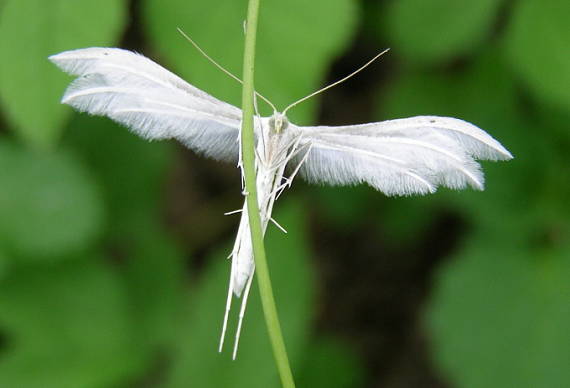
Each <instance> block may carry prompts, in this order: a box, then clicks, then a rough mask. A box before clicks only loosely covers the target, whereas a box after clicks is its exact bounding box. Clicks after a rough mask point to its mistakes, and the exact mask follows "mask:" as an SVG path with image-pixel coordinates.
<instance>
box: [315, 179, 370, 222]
mask: <svg viewBox="0 0 570 388" xmlns="http://www.w3.org/2000/svg"><path fill="white" fill-rule="evenodd" d="M308 195H310V196H312V197H314V199H313V200H314V201H315V204H316V206H318V207H319V208H322V209H323V212H322V213H323V215H324V216H325V217H327V219H328V220H330V221H331V222H332V223H333V224H334V226H335V227H336V228H339V229H340V230H347V229H351V228H353V227H354V225H356V224H358V223H363V222H365V220H366V219H368V218H370V217H375V215H374V214H373V213H372V212H371V210H372V209H371V206H370V205H371V201H370V199H371V196H376V198H378V197H377V196H378V193H377V192H375V191H373V190H372V189H371V188H370V186H368V185H358V186H350V187H346V186H344V187H342V186H313V187H311V188H310V192H309V193H308Z"/></svg>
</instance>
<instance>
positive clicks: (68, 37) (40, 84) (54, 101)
mask: <svg viewBox="0 0 570 388" xmlns="http://www.w3.org/2000/svg"><path fill="white" fill-rule="evenodd" d="M125 11H126V1H124V0H101V1H76V0H52V1H44V0H8V1H7V2H6V4H5V5H4V7H3V9H2V13H1V14H0V52H2V54H3V60H2V61H0V100H1V102H2V103H3V105H4V107H5V111H6V115H7V118H8V119H9V121H10V122H11V123H12V124H13V126H14V129H15V130H16V132H17V133H18V135H19V136H20V137H21V138H22V139H24V140H25V141H26V142H27V143H29V144H31V145H34V146H38V147H47V146H50V145H52V144H53V143H54V142H56V141H57V140H58V137H59V135H60V132H61V130H62V124H63V121H64V119H65V117H66V114H67V113H68V112H69V108H66V107H63V106H61V105H60V103H59V101H60V99H61V96H62V94H63V90H64V86H65V85H66V84H68V83H69V80H70V79H69V77H67V76H65V75H64V74H63V73H62V72H61V71H59V70H57V69H56V67H55V66H54V65H52V64H51V63H49V61H48V59H47V57H48V56H49V55H51V54H55V53H58V52H60V51H63V50H70V49H74V48H80V47H86V46H106V45H109V44H112V43H113V42H115V41H116V40H117V38H118V36H119V34H120V33H121V31H122V28H123V24H124V21H125Z"/></svg>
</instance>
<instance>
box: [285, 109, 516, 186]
mask: <svg viewBox="0 0 570 388" xmlns="http://www.w3.org/2000/svg"><path fill="white" fill-rule="evenodd" d="M293 128H294V130H296V131H299V132H300V134H301V135H302V137H303V142H302V143H304V144H306V145H310V147H311V148H310V151H309V154H308V155H307V156H306V159H305V162H304V164H303V165H302V167H301V170H300V173H301V175H303V176H304V177H305V178H306V179H307V180H308V181H310V182H315V183H328V184H336V185H347V184H358V183H368V184H369V185H371V186H372V187H374V188H376V189H378V190H380V191H382V192H384V193H386V194H387V195H411V194H425V193H431V192H434V191H435V190H436V188H437V186H439V185H442V186H447V187H450V188H454V189H459V188H463V187H465V186H466V185H470V186H472V187H474V188H475V189H479V190H482V189H483V183H484V178H483V174H482V172H481V170H480V166H479V164H478V163H477V162H476V161H475V159H488V160H508V159H511V158H512V155H511V154H510V153H509V151H507V150H506V149H505V148H504V147H503V146H502V145H501V144H500V143H499V142H498V141H496V140H495V139H493V138H492V137H491V136H489V135H488V134H487V133H486V132H484V131H483V130H481V129H479V128H477V127H476V126H474V125H472V124H470V123H468V122H465V121H463V120H459V119H454V118H449V117H437V116H418V117H411V118H407V119H397V120H389V121H382V122H378V123H370V124H363V125H351V126H340V127H326V126H321V127H296V126H294V127H293ZM299 158H300V156H299V157H297V161H299Z"/></svg>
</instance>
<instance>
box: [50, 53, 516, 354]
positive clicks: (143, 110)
mask: <svg viewBox="0 0 570 388" xmlns="http://www.w3.org/2000/svg"><path fill="white" fill-rule="evenodd" d="M49 59H50V60H51V61H52V62H53V63H55V64H56V65H57V66H58V67H59V68H61V69H62V70H63V71H65V72H67V73H69V74H72V75H74V76H76V77H77V78H76V79H75V80H74V81H73V82H72V83H71V85H70V86H69V87H68V88H67V90H66V92H65V94H64V96H63V98H62V103H64V104H68V105H71V106H72V107H73V108H75V109H77V110H79V111H81V112H87V113H90V114H92V115H100V116H107V117H109V118H111V119H112V120H114V121H116V122H118V123H120V124H122V125H124V126H126V127H127V128H129V129H130V130H131V131H133V132H134V133H136V134H138V135H140V136H142V137H143V138H146V139H152V140H159V139H176V140H178V141H180V142H181V143H182V144H184V145H185V146H186V147H188V148H190V149H192V150H194V151H196V152H198V153H200V154H203V155H205V156H208V157H211V158H214V159H217V160H221V161H231V162H234V163H237V164H238V166H241V147H240V127H241V120H242V112H241V110H240V109H238V108H236V107H235V106H233V105H230V104H228V103H226V102H223V101H220V100H218V99H216V98H214V97H212V96H211V95H209V94H207V93H206V92H204V91H202V90H200V89H198V88H196V87H194V86H192V85H190V84H189V83H187V82H186V81H184V80H183V79H181V78H179V77H178V76H176V75H174V74H173V73H171V72H169V71H168V70H166V69H164V68H163V67H161V66H160V65H158V64H156V63H155V62H153V61H151V60H150V59H148V58H146V57H144V56H142V55H140V54H136V53H133V52H130V51H127V50H122V49H118V48H100V47H91V48H85V49H78V50H72V51H65V52H62V53H59V54H56V55H53V56H50V57H49ZM369 63H370V62H369ZM234 78H235V77H234ZM335 84H336V83H335ZM333 85H334V84H333ZM333 85H330V86H333ZM327 88H328V87H327ZM314 94H315V93H313V94H311V95H309V96H312V95H314ZM309 96H307V97H309ZM261 97H262V96H261ZM307 97H306V98H307ZM262 98H263V97H262ZM306 98H303V99H301V100H299V101H297V102H296V103H294V104H291V105H290V106H289V107H288V108H286V109H285V110H283V112H279V111H277V109H275V108H274V113H273V114H272V115H271V116H269V117H261V116H259V115H257V116H256V117H255V118H254V134H255V139H256V149H255V151H256V174H257V175H256V176H257V178H256V183H257V190H258V203H259V209H260V216H261V221H262V227H263V231H264V232H265V229H266V228H267V225H268V223H269V222H270V221H272V218H271V213H272V209H273V205H274V203H275V200H276V199H277V198H278V197H279V195H280V194H281V193H282V192H283V190H285V189H286V188H287V187H289V186H291V183H292V181H293V178H294V177H295V176H296V175H300V176H302V177H303V178H304V179H306V180H307V181H309V182H312V183H321V184H325V183H326V184H331V185H355V184H360V183H367V184H368V185H370V186H372V187H373V188H375V189H377V190H379V191H381V192H383V193H384V194H386V195H389V196H393V195H412V194H428V193H433V192H435V191H436V189H437V187H438V186H445V187H449V188H452V189H462V188H464V187H466V186H471V187H473V188H474V189H476V190H483V184H484V178H483V173H482V172H481V169H480V166H479V164H478V163H477V162H476V159H483V160H509V159H511V158H512V155H511V154H510V152H509V151H507V150H506V149H505V148H504V147H503V146H502V145H501V144H500V143H499V142H498V141H497V140H495V139H494V138H492V137H491V136H490V135H489V134H487V133H486V132H484V131H483V130H481V129H479V128H478V127H476V126H475V125H473V124H470V123H468V122H466V121H463V120H459V119H456V118H451V117H438V116H417V117H410V118H404V119H396V120H388V121H381V122H375V123H368V124H360V125H346V126H298V125H295V124H293V123H292V122H290V121H289V120H288V119H287V116H286V114H285V113H286V111H287V110H288V109H289V108H290V107H292V106H294V105H296V104H297V103H298V102H300V101H303V100H304V99H306ZM263 99H264V100H266V101H267V99H265V98H263ZM277 225H278V224H277ZM230 256H231V275H230V281H229V287H228V294H227V301H226V309H225V315H224V320H223V325H222V335H221V339H220V346H219V350H220V351H221V350H222V346H223V342H224V337H225V332H226V328H227V322H228V314H229V311H230V308H231V303H232V300H233V295H235V296H236V297H238V298H239V297H242V304H241V308H240V313H239V320H238V327H237V331H236V338H235V342H234V350H233V358H235V356H236V352H237V347H238V341H239V336H240V331H241V326H242V322H243V317H244V314H245V308H246V304H247V298H248V295H249V291H250V287H251V283H252V279H253V274H254V271H255V264H254V261H253V253H252V243H251V237H250V230H249V222H248V216H247V207H246V205H245V203H244V206H243V209H242V210H241V220H240V223H239V228H238V231H237V237H236V240H235V244H234V247H233V250H232V252H231V255H230ZM232 294H233V295H232Z"/></svg>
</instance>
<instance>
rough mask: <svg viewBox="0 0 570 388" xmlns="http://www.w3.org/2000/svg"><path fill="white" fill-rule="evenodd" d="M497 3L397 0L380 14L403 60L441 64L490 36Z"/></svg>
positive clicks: (496, 0)
mask: <svg viewBox="0 0 570 388" xmlns="http://www.w3.org/2000/svg"><path fill="white" fill-rule="evenodd" d="M501 4H502V1H500V0H479V1H469V0H463V1H457V0H431V1H425V0H400V1H392V2H391V3H390V6H389V7H388V9H387V10H383V11H382V19H381V22H380V24H381V25H382V24H385V25H386V26H387V29H388V35H389V36H390V37H391V39H392V41H393V44H392V48H393V49H394V50H395V51H396V53H398V54H399V53H402V55H404V56H406V58H408V59H410V60H412V61H417V62H422V63H434V62H443V61H446V60H449V59H451V58H453V57H456V56H459V55H464V54H467V53H469V52H471V51H472V50H474V49H475V48H476V47H477V46H478V45H480V44H481V42H482V41H483V39H484V38H485V37H486V36H487V35H488V34H489V29H490V27H491V24H492V23H493V22H494V21H495V19H496V16H497V11H498V10H499V7H500V6H501Z"/></svg>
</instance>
